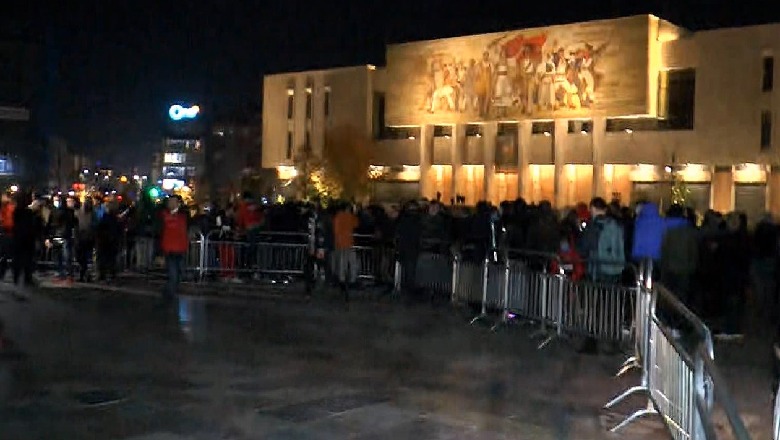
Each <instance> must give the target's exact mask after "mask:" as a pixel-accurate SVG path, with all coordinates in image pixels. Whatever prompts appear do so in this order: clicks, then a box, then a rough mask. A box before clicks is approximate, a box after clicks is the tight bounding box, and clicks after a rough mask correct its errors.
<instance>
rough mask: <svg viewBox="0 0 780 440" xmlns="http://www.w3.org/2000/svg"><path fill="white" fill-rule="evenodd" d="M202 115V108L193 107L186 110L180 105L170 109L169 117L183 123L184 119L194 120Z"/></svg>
mask: <svg viewBox="0 0 780 440" xmlns="http://www.w3.org/2000/svg"><path fill="white" fill-rule="evenodd" d="M199 113H200V107H198V106H197V105H193V106H192V107H189V108H185V107H183V106H181V105H179V104H174V105H172V106H171V108H169V109H168V116H170V118H171V119H173V120H174V121H181V120H182V119H194V118H195V117H196V116H198V114H199Z"/></svg>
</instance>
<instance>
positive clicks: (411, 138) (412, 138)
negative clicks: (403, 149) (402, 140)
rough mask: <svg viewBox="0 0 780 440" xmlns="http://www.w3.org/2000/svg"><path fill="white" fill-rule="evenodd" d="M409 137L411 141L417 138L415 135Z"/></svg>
mask: <svg viewBox="0 0 780 440" xmlns="http://www.w3.org/2000/svg"><path fill="white" fill-rule="evenodd" d="M407 139H409V140H410V141H413V140H415V139H416V138H415V137H414V136H409V137H408V138H407Z"/></svg>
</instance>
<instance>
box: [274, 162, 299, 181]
mask: <svg viewBox="0 0 780 440" xmlns="http://www.w3.org/2000/svg"><path fill="white" fill-rule="evenodd" d="M276 173H277V175H278V176H279V179H280V180H290V179H294V178H296V177H298V170H297V169H295V167H294V166H289V165H279V166H278V167H276Z"/></svg>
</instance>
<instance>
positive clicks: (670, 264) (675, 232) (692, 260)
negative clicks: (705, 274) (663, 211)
mask: <svg viewBox="0 0 780 440" xmlns="http://www.w3.org/2000/svg"><path fill="white" fill-rule="evenodd" d="M698 261H699V237H698V232H697V231H696V229H694V228H693V226H691V225H690V223H689V222H688V221H687V220H686V219H684V218H668V219H667V220H666V233H664V238H663V242H662V244H661V273H662V274H664V273H672V274H678V275H692V274H694V273H695V272H696V266H697V263H698Z"/></svg>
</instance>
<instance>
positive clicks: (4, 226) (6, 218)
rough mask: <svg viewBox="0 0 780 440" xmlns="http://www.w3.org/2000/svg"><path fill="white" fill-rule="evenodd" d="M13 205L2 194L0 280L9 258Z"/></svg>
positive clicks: (0, 212)
mask: <svg viewBox="0 0 780 440" xmlns="http://www.w3.org/2000/svg"><path fill="white" fill-rule="evenodd" d="M14 209H16V203H14V201H13V199H12V198H11V196H10V195H9V194H7V193H4V194H3V199H2V204H1V205H0V280H3V279H5V273H6V271H7V270H8V261H9V260H10V257H11V236H12V235H13V232H14Z"/></svg>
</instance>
